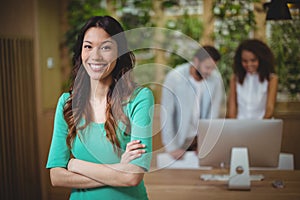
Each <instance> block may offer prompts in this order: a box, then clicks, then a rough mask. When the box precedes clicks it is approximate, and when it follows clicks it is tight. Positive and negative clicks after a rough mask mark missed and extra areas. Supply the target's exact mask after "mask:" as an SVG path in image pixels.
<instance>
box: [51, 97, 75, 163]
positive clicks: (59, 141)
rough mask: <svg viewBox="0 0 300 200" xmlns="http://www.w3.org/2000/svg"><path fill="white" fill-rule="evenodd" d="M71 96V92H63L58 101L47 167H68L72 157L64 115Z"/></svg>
mask: <svg viewBox="0 0 300 200" xmlns="http://www.w3.org/2000/svg"><path fill="white" fill-rule="evenodd" d="M69 96H70V94H69V93H64V94H62V95H61V97H60V98H59V100H58V103H57V107H56V112H55V118H54V128H53V135H52V141H51V146H50V150H49V155H48V161H47V165H46V168H53V167H66V166H67V164H68V161H69V159H70V154H71V153H70V149H69V148H68V146H67V143H66V138H67V134H68V125H67V123H66V121H65V119H64V115H63V109H64V105H65V103H66V101H67V99H68V98H69Z"/></svg>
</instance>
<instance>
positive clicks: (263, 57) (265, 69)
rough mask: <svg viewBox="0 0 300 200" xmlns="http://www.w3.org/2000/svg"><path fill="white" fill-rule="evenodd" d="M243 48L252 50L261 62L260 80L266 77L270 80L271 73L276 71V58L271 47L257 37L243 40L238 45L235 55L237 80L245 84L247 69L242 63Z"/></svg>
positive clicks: (259, 69) (234, 66)
mask: <svg viewBox="0 0 300 200" xmlns="http://www.w3.org/2000/svg"><path fill="white" fill-rule="evenodd" d="M243 50H247V51H250V52H251V53H253V54H254V55H255V56H256V57H257V59H258V62H259V66H258V69H257V72H258V74H259V81H260V82H263V81H264V80H265V79H266V80H268V81H269V80H270V74H271V73H275V69H274V65H275V58H274V55H273V53H272V51H271V49H270V48H269V47H268V46H267V45H266V44H265V43H263V42H262V41H260V40H257V39H248V40H244V41H243V42H241V44H240V45H239V46H238V48H237V50H236V52H235V56H234V64H233V71H234V74H235V75H236V77H237V80H238V82H239V83H240V84H243V82H244V79H245V76H246V73H247V72H246V70H245V69H244V67H243V65H242V52H243Z"/></svg>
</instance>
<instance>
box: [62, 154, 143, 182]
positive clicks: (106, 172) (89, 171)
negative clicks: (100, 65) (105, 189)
mask: <svg viewBox="0 0 300 200" xmlns="http://www.w3.org/2000/svg"><path fill="white" fill-rule="evenodd" d="M68 170H70V171H72V172H75V173H78V174H81V175H83V176H86V177H90V178H93V179H95V180H96V181H98V182H102V183H104V184H105V185H110V186H125V187H126V186H136V185H138V184H139V183H140V182H141V181H142V179H143V177H144V170H143V169H142V168H140V167H138V166H135V165H133V164H122V163H117V164H96V163H91V162H87V161H83V160H78V159H72V160H71V161H70V163H69V165H68Z"/></svg>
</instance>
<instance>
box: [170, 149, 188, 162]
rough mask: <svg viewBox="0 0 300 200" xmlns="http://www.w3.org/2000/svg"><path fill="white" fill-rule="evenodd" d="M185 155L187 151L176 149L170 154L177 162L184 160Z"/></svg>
mask: <svg viewBox="0 0 300 200" xmlns="http://www.w3.org/2000/svg"><path fill="white" fill-rule="evenodd" d="M184 153H185V150H183V149H176V150H175V151H171V152H170V155H171V156H172V157H173V158H174V159H175V160H180V159H182V157H183V155H184Z"/></svg>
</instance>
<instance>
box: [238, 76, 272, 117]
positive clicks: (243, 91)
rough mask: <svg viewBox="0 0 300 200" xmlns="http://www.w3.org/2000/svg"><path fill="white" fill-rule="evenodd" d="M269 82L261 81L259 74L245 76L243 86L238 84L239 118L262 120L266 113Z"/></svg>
mask: <svg viewBox="0 0 300 200" xmlns="http://www.w3.org/2000/svg"><path fill="white" fill-rule="evenodd" d="M268 84H269V82H268V80H264V81H263V82H260V81H259V75H258V74H249V73H247V74H246V76H245V80H244V82H243V85H241V84H240V83H239V82H237V83H236V86H237V87H236V92H237V106H238V107H237V108H238V113H237V118H238V119H262V118H263V116H264V115H265V111H266V103H267V93H268Z"/></svg>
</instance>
